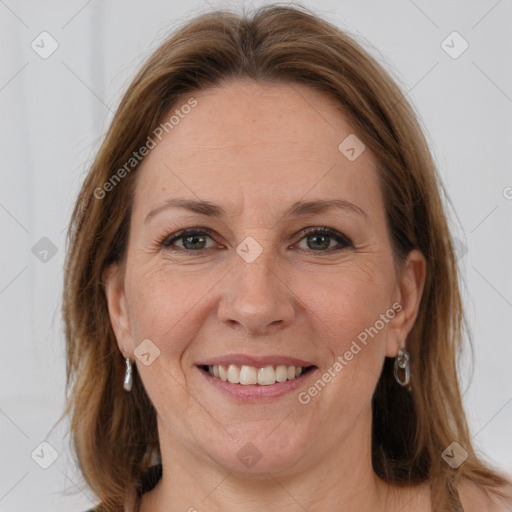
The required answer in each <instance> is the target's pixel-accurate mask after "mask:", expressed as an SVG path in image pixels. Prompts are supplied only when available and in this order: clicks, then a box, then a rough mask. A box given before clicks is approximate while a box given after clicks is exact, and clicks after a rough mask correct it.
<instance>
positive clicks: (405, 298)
mask: <svg viewBox="0 0 512 512" xmlns="http://www.w3.org/2000/svg"><path fill="white" fill-rule="evenodd" d="M426 269H427V263H426V261H425V257H424V256H423V254H422V253H421V252H420V251H418V250H417V249H414V250H412V251H411V252H410V253H409V255H408V256H407V259H406V261H405V263H404V264H403V267H402V270H401V272H400V275H399V276H397V285H396V293H395V302H396V303H398V304H400V305H401V309H399V310H398V308H396V309H395V311H398V312H397V313H396V314H395V316H394V318H393V319H392V320H391V321H390V326H389V327H390V329H389V334H388V338H387V341H386V356H387V357H396V356H397V354H398V349H399V348H401V347H402V346H403V344H404V341H405V339H406V338H407V335H408V334H409V332H410V330H411V329H412V326H413V325H414V322H415V320H416V317H417V316H418V311H419V307H420V302H421V296H422V294H423V288H424V286H425V276H426Z"/></svg>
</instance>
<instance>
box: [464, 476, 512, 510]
mask: <svg viewBox="0 0 512 512" xmlns="http://www.w3.org/2000/svg"><path fill="white" fill-rule="evenodd" d="M497 493H499V494H503V497H501V496H499V495H498V494H497ZM459 497H460V501H461V503H462V506H463V508H464V511H465V512H511V511H512V484H510V485H507V486H503V487H499V488H497V492H493V491H486V490H484V489H483V488H482V487H480V486H479V485H477V484H475V483H474V482H470V481H464V482H462V483H461V484H459Z"/></svg>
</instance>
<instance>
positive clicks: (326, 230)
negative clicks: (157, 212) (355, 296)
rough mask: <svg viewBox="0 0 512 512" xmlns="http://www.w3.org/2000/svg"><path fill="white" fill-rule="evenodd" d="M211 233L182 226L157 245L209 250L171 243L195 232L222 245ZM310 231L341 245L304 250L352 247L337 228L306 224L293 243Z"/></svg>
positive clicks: (190, 251) (331, 250)
mask: <svg viewBox="0 0 512 512" xmlns="http://www.w3.org/2000/svg"><path fill="white" fill-rule="evenodd" d="M213 233H214V232H213V230H211V229H210V228H206V227H201V226H197V227H191V228H184V229H180V230H178V231H176V232H174V233H172V234H171V235H167V236H165V237H164V238H162V239H161V240H159V241H158V242H157V245H158V247H160V248H163V249H170V248H172V249H174V250H177V251H180V252H185V253H190V254H192V253H201V252H202V251H206V250H209V249H212V248H211V247H208V248H204V249H198V250H197V251H194V250H190V249H184V248H180V247H177V246H175V245H173V242H176V241H177V240H180V239H182V238H184V237H186V236H187V235H189V236H193V235H197V234H205V235H207V236H209V237H210V238H211V239H212V240H213V241H214V242H215V243H217V244H218V245H222V244H219V243H218V242H217V241H216V240H215V238H214V236H213ZM310 233H321V234H324V235H327V236H329V237H330V238H333V239H334V240H335V241H336V242H337V243H338V245H341V246H342V247H336V246H335V247H331V248H329V249H327V250H324V251H315V250H313V249H302V250H303V251H306V252H311V253H330V252H334V251H336V250H342V249H343V248H346V247H352V248H353V247H354V245H353V243H352V241H351V240H350V239H349V238H348V237H347V236H346V235H344V234H343V233H341V232H339V231H338V230H336V229H334V228H330V227H328V226H308V227H306V228H303V229H301V230H300V231H299V232H298V234H297V235H296V236H299V237H300V238H299V239H298V240H297V242H295V244H297V243H299V242H301V241H302V239H303V238H305V237H306V236H307V235H308V234H310ZM343 246H345V247H343Z"/></svg>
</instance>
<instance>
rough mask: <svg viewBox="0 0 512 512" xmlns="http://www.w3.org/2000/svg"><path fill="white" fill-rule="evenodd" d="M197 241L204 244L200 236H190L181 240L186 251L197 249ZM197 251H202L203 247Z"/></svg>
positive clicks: (202, 237)
mask: <svg viewBox="0 0 512 512" xmlns="http://www.w3.org/2000/svg"><path fill="white" fill-rule="evenodd" d="M197 240H202V242H203V243H204V236H201V235H191V236H187V237H185V238H184V239H183V245H184V246H185V248H186V249H190V248H192V249H198V247H195V243H197ZM189 242H190V244H191V245H192V247H187V243H189ZM199 249H203V247H199Z"/></svg>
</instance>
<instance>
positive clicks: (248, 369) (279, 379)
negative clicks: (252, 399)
mask: <svg viewBox="0 0 512 512" xmlns="http://www.w3.org/2000/svg"><path fill="white" fill-rule="evenodd" d="M198 368H199V369H201V370H202V371H203V372H205V373H207V374H209V375H210V376H211V377H213V378H214V379H218V380H219V381H222V382H228V383H230V384H239V385H241V386H272V385H274V384H283V383H285V382H287V381H292V380H296V379H298V378H299V377H301V376H303V375H306V374H307V373H309V372H311V371H312V370H314V369H315V368H316V366H314V365H310V366H294V365H286V364H277V365H266V366H259V367H258V366H250V365H245V364H244V365H238V364H215V365H199V366H198Z"/></svg>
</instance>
